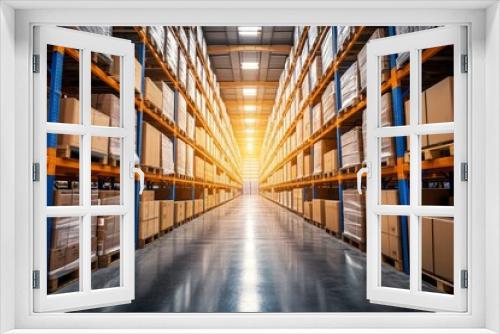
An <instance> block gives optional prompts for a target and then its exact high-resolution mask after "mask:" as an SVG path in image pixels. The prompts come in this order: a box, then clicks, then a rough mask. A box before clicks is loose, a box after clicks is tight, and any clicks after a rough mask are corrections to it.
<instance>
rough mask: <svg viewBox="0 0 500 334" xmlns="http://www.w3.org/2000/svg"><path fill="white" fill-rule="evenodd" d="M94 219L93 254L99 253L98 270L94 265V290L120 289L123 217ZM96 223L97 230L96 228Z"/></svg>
mask: <svg viewBox="0 0 500 334" xmlns="http://www.w3.org/2000/svg"><path fill="white" fill-rule="evenodd" d="M92 218H93V219H92V224H93V225H92V241H93V242H92V252H94V251H96V252H97V268H96V266H95V264H94V263H92V269H93V270H94V273H93V274H92V279H91V282H92V289H104V288H113V287H119V286H120V250H121V234H120V231H121V216H101V217H92ZM94 222H95V223H96V225H97V228H94ZM94 240H95V243H94ZM94 247H95V248H94ZM97 273H99V274H97ZM104 273H105V274H104Z"/></svg>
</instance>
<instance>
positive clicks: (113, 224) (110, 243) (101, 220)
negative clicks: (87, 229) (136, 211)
mask: <svg viewBox="0 0 500 334" xmlns="http://www.w3.org/2000/svg"><path fill="white" fill-rule="evenodd" d="M120 220H121V218H120V216H104V217H98V218H97V255H99V256H101V255H107V254H110V253H114V252H116V251H119V250H120Z"/></svg>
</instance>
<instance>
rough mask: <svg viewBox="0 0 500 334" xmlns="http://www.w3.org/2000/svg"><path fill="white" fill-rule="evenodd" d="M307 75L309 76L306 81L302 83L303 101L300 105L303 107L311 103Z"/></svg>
mask: <svg viewBox="0 0 500 334" xmlns="http://www.w3.org/2000/svg"><path fill="white" fill-rule="evenodd" d="M307 75H308V74H306V76H305V79H304V81H302V91H301V94H302V99H301V103H300V105H301V106H303V105H306V104H308V103H309V80H307Z"/></svg>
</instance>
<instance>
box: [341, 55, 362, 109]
mask: <svg viewBox="0 0 500 334" xmlns="http://www.w3.org/2000/svg"><path fill="white" fill-rule="evenodd" d="M340 92H341V97H342V110H344V109H345V108H347V107H350V106H352V105H354V104H355V103H356V102H357V101H358V96H359V93H360V86H359V75H358V63H357V62H354V63H353V64H352V65H351V66H350V67H349V68H348V69H347V70H346V71H345V72H344V74H342V76H341V77H340Z"/></svg>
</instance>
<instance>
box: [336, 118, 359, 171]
mask: <svg viewBox="0 0 500 334" xmlns="http://www.w3.org/2000/svg"><path fill="white" fill-rule="evenodd" d="M341 143H342V167H344V168H347V167H352V166H357V165H359V164H361V163H362V162H363V135H362V131H361V127H360V126H356V127H354V128H353V129H351V130H350V131H348V132H346V133H344V134H343V135H342V137H341Z"/></svg>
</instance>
